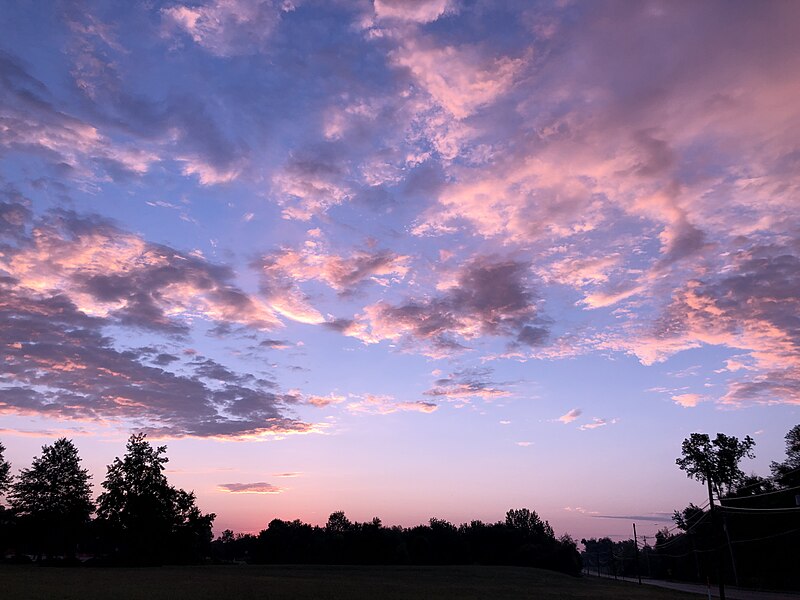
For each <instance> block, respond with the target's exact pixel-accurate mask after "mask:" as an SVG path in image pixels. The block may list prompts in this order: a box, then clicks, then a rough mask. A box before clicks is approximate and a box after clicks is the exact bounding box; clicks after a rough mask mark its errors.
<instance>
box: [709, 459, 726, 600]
mask: <svg viewBox="0 0 800 600" xmlns="http://www.w3.org/2000/svg"><path fill="white" fill-rule="evenodd" d="M706 483H708V510H709V511H710V512H711V528H712V531H715V530H716V519H715V518H714V517H715V516H716V514H717V511H716V510H715V509H714V494H713V493H712V490H711V476H710V474H709V473H706ZM711 543H712V544H713V543H714V538H713V536H712V538H711ZM716 555H717V579H718V580H719V600H725V582H724V581H723V580H722V559H721V557H720V552H719V548H717V551H716Z"/></svg>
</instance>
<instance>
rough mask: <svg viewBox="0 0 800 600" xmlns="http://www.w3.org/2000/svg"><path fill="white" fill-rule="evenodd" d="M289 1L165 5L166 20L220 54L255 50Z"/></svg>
mask: <svg viewBox="0 0 800 600" xmlns="http://www.w3.org/2000/svg"><path fill="white" fill-rule="evenodd" d="M287 10H291V8H290V3H283V5H282V6H281V5H279V4H278V3H277V2H273V1H272V0H211V1H210V2H207V3H206V4H201V5H199V6H184V5H180V4H178V5H176V6H173V7H170V8H165V9H162V11H161V12H162V14H163V16H164V19H165V21H166V23H167V24H169V25H170V26H172V27H175V28H177V29H179V30H182V31H183V32H184V33H186V34H188V35H189V37H191V38H192V40H193V41H194V42H195V43H197V44H199V45H200V46H202V47H203V48H205V49H206V50H208V51H209V52H211V53H212V54H216V55H218V56H235V55H241V54H253V53H256V52H258V51H260V50H262V49H264V47H265V45H266V43H267V41H268V40H269V38H270V37H271V36H272V33H273V31H274V30H275V28H276V27H277V25H278V23H279V22H280V19H281V13H282V12H284V11H287Z"/></svg>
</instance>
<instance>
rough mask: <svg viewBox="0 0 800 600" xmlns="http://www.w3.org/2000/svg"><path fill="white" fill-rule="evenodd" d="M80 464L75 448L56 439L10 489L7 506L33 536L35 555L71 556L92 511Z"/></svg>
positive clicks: (87, 474)
mask: <svg viewBox="0 0 800 600" xmlns="http://www.w3.org/2000/svg"><path fill="white" fill-rule="evenodd" d="M80 465H81V459H80V457H79V456H78V449H77V448H76V447H75V445H74V444H73V443H72V441H71V440H68V439H66V438H60V439H58V440H56V442H55V443H54V444H53V445H52V446H47V445H45V446H42V455H41V456H40V457H35V458H34V459H33V463H32V465H31V468H30V469H22V470H21V471H20V474H19V477H18V478H17V480H16V481H15V482H14V483H13V484H12V486H11V494H10V495H9V500H10V501H11V506H12V508H13V509H14V511H15V512H16V513H17V514H18V515H19V516H20V517H21V518H22V519H23V524H24V525H25V526H26V529H27V530H28V531H29V532H30V533H31V534H32V535H33V536H34V538H35V539H34V540H32V541H33V542H34V544H36V545H37V553H39V554H41V552H42V551H44V552H46V553H47V554H48V555H53V554H56V553H64V554H66V555H68V556H74V554H75V550H76V548H75V545H76V542H77V539H78V536H79V535H80V533H81V531H82V530H83V528H84V527H85V526H86V524H87V523H88V521H89V515H91V513H92V511H94V505H93V504H92V501H91V488H90V485H89V479H90V478H91V476H90V475H89V473H88V471H87V470H86V469H82V468H81V466H80Z"/></svg>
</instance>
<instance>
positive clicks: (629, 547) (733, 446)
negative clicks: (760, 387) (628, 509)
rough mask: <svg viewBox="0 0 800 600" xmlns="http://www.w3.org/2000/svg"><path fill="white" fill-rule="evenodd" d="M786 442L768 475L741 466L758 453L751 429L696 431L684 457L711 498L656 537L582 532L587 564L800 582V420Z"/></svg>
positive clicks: (656, 573) (668, 574) (682, 576)
mask: <svg viewBox="0 0 800 600" xmlns="http://www.w3.org/2000/svg"><path fill="white" fill-rule="evenodd" d="M785 442H786V456H785V458H784V459H783V460H781V461H773V462H772V463H771V464H770V475H769V476H761V475H757V474H754V473H751V474H746V473H745V472H744V471H743V470H742V469H741V467H740V462H741V460H742V459H744V458H753V457H754V454H753V448H754V446H755V441H754V440H753V439H752V438H751V437H749V436H746V437H745V438H744V439H743V440H739V439H738V438H737V437H735V436H728V435H725V434H723V433H718V434H717V435H716V437H715V438H713V439H711V437H710V436H708V435H707V434H701V433H693V434H691V435H690V436H689V437H688V438H686V439H685V440H684V442H683V444H682V447H681V456H680V457H679V458H678V459H677V460H676V464H677V465H678V467H679V468H680V469H681V470H683V471H685V472H686V474H687V476H688V477H692V478H694V479H697V480H698V481H700V482H701V483H703V484H705V485H706V487H707V490H708V493H709V495H710V500H709V501H706V502H701V503H700V504H699V505H696V504H694V503H690V504H689V505H688V506H686V507H685V508H683V509H681V510H676V511H675V512H674V514H673V522H674V525H673V526H672V527H664V528H663V529H662V530H661V531H659V532H658V533H657V534H656V536H655V540H654V541H655V544H654V545H651V544H647V543H644V544H643V543H641V542H640V541H639V540H637V541H636V542H635V541H634V540H633V539H629V540H624V541H619V542H614V541H612V540H611V539H610V538H607V537H606V538H601V539H595V538H592V539H590V540H581V542H582V543H583V544H584V551H583V553H582V558H583V562H584V566H585V568H586V569H587V571H588V572H591V573H596V574H601V575H605V576H626V577H634V576H635V575H636V574H637V573H638V574H642V575H646V576H647V575H649V576H652V577H657V578H662V579H664V578H666V579H676V580H683V581H694V582H701V583H704V584H705V583H706V582H711V583H712V584H718V583H719V580H720V579H721V580H723V581H724V582H726V583H728V584H732V585H741V586H745V587H754V588H766V589H773V588H775V589H777V588H783V589H800V571H798V569H797V565H798V548H800V425H796V426H795V427H793V428H792V429H790V430H789V432H788V433H787V434H786V436H785Z"/></svg>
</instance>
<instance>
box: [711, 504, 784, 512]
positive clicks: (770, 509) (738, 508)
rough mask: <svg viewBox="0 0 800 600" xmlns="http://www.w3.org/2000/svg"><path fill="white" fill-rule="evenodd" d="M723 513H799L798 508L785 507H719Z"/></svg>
mask: <svg viewBox="0 0 800 600" xmlns="http://www.w3.org/2000/svg"><path fill="white" fill-rule="evenodd" d="M720 508H721V509H722V510H724V511H726V512H727V511H732V512H751V513H787V512H799V511H800V506H797V507H794V508H792V507H787V508H749V507H745V506H721V507H720Z"/></svg>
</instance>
